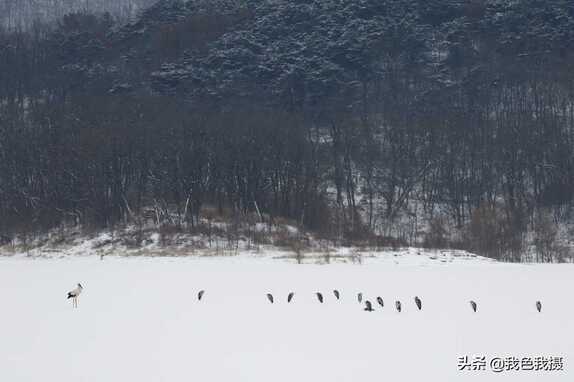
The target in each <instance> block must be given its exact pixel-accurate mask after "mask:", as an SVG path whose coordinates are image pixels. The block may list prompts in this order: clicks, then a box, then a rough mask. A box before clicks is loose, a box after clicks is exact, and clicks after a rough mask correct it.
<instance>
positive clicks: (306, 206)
mask: <svg viewBox="0 0 574 382" xmlns="http://www.w3.org/2000/svg"><path fill="white" fill-rule="evenodd" d="M3 3H7V2H6V0H5V1H4V2H3ZM86 3H87V2H86ZM126 4H127V3H126ZM89 9H95V8H89ZM98 9H99V8H98ZM101 9H105V7H102V8H101ZM573 67H574V2H572V1H569V0H516V1H508V0H245V1H232V0H229V1H227V0H219V1H209V0H190V1H182V0H162V1H159V2H158V3H156V4H155V5H153V6H151V7H150V8H148V9H146V10H145V11H142V12H141V13H140V14H139V16H138V17H137V19H136V20H134V21H132V22H130V23H127V24H126V23H122V22H120V21H117V19H116V18H114V17H112V16H111V15H110V14H104V13H93V14H90V13H88V12H80V13H78V12H75V13H71V14H68V15H66V16H63V17H61V18H59V19H57V21H55V22H54V23H51V24H46V23H37V24H35V25H34V26H33V28H29V29H18V30H14V29H4V31H2V32H0V217H1V218H0V234H2V235H3V236H4V237H6V238H9V237H12V235H15V234H18V233H21V232H29V231H38V230H46V229H49V228H53V227H57V226H59V225H61V224H64V223H66V224H80V225H84V226H92V227H93V226H106V227H112V226H114V225H115V224H117V223H120V222H126V221H130V220H131V219H134V217H135V216H137V215H138V214H140V213H141V211H142V210H143V209H145V208H146V207H149V206H152V205H153V206H161V208H162V209H163V210H165V211H170V212H173V213H178V214H179V215H180V216H183V217H184V219H185V220H186V221H187V222H188V224H189V226H188V228H185V229H193V227H194V226H196V225H197V223H198V222H199V221H200V219H199V217H200V216H201V211H202V208H203V207H206V206H210V207H216V208H218V209H219V210H220V211H227V212H228V213H231V214H233V216H238V217H240V216H245V215H246V214H249V213H255V214H257V216H259V218H261V219H264V218H265V217H270V218H271V219H272V218H276V217H282V218H288V219H292V221H294V222H296V223H297V224H299V225H300V226H301V227H304V228H306V229H309V230H312V231H314V232H316V233H318V234H320V235H324V236H325V237H330V238H337V239H338V240H344V241H343V242H354V241H367V242H371V241H375V242H381V240H382V241H384V240H388V239H389V236H392V237H394V238H395V239H398V240H400V241H401V242H403V243H405V244H410V245H420V244H424V245H427V246H431V247H447V246H451V247H457V248H464V249H469V250H472V251H476V252H479V253H481V254H485V255H488V256H492V257H496V258H502V259H506V260H511V261H519V260H520V259H522V258H523V256H524V254H525V253H526V252H528V250H529V248H534V251H535V253H536V256H537V259H538V260H542V261H556V260H562V259H565V258H567V257H569V256H571V255H572V254H571V252H572V250H571V248H569V247H568V241H569V240H572V238H573V236H574V232H573V231H572V230H570V231H569V229H568V227H569V222H570V221H573V219H574V215H573V212H574V211H573V210H572V206H573V198H574V145H573V144H574V71H573V70H572V69H573ZM559 239H560V240H559Z"/></svg>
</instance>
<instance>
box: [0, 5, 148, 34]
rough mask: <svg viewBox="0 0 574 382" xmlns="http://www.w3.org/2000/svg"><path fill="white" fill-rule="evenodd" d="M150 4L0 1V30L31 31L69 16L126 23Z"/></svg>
mask: <svg viewBox="0 0 574 382" xmlns="http://www.w3.org/2000/svg"><path fill="white" fill-rule="evenodd" d="M154 2H155V1H154V0H0V26H2V27H4V28H7V29H12V30H13V29H31V28H32V27H33V26H34V24H38V23H47V22H53V21H56V20H57V19H59V18H61V17H63V16H64V15H66V14H69V13H72V12H99V13H106V12H107V13H109V14H110V15H112V16H113V17H115V18H117V19H118V20H129V19H130V18H132V17H134V16H136V15H137V13H138V12H139V11H140V10H142V9H143V8H145V7H147V6H149V5H151V4H153V3H154Z"/></svg>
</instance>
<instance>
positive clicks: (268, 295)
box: [267, 293, 273, 304]
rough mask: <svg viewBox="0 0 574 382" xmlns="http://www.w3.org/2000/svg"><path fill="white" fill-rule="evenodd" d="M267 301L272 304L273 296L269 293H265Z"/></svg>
mask: <svg viewBox="0 0 574 382" xmlns="http://www.w3.org/2000/svg"><path fill="white" fill-rule="evenodd" d="M267 299H268V300H269V302H270V303H272V304H273V295H272V294H271V293H267Z"/></svg>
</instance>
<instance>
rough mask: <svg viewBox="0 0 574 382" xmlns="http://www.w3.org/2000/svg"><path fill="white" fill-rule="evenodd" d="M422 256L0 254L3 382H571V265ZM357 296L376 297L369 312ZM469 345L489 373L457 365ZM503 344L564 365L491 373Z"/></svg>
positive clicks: (504, 353) (505, 352)
mask: <svg viewBox="0 0 574 382" xmlns="http://www.w3.org/2000/svg"><path fill="white" fill-rule="evenodd" d="M430 257H431V256H430V255H428V254H423V255H419V256H417V255H416V254H415V253H410V254H403V255H401V256H390V255H382V256H381V257H376V258H366V259H365V260H364V261H363V262H362V264H358V263H351V262H349V263H332V264H329V265H324V264H323V265H321V264H302V265H299V264H295V263H294V262H293V261H292V260H286V259H277V258H273V256H265V255H263V256H255V255H240V256H235V257H184V258H144V257H133V258H128V257H114V256H106V257H105V258H104V260H100V258H99V257H97V256H87V257H78V256H76V257H64V258H51V259H45V258H36V259H30V258H25V257H0V301H1V310H0V312H1V313H0V381H6V382H19V381H31V382H47V381H57V382H82V381H94V382H95V381H98V382H99V381H102V382H103V381H106V382H114V381H121V382H125V381H134V382H147V381H150V382H151V381H153V382H156V381H200V382H208V381H246V382H259V381H260V382H279V381H289V382H292V381H309V382H317V381H329V382H335V381H376V382H380V381H415V382H419V381H440V382H444V381H466V380H468V381H520V382H523V381H542V382H545V381H572V380H574V379H573V378H574V369H573V368H572V367H571V365H570V361H571V360H574V315H573V313H574V301H573V299H572V291H573V289H574V288H573V287H574V266H572V265H509V264H499V263H494V262H489V261H485V260H482V259H480V258H470V259H469V258H460V259H459V258H458V257H453V258H450V259H448V260H446V261H439V259H431V258H430ZM421 259H424V260H421ZM77 282H81V283H82V284H83V285H84V288H85V289H84V293H83V294H82V295H81V297H80V301H79V308H78V309H73V308H72V305H71V303H70V301H67V300H66V299H65V298H66V292H67V291H68V290H70V289H72V288H74V287H75V285H76V283H77ZM335 288H336V289H338V290H339V291H340V292H341V300H340V301H337V300H336V299H335V297H334V295H333V293H332V290H333V289H335ZM201 289H204V290H205V295H204V297H203V300H202V301H198V300H197V297H196V295H197V292H198V291H199V290H201ZM290 291H294V292H295V297H294V299H293V301H292V303H291V304H287V302H286V296H287V294H288V293H289V292H290ZM317 291H321V292H323V294H324V296H325V303H324V304H320V303H319V302H318V301H317V299H316V296H315V292H317ZM268 292H270V293H273V295H274V296H275V304H273V305H272V304H270V303H269V302H268V301H267V298H266V293H268ZM358 292H363V294H364V295H365V297H366V298H368V299H370V300H374V299H375V298H376V296H381V297H382V298H383V299H384V302H385V306H384V308H382V309H381V308H380V306H379V305H378V304H376V303H375V304H374V306H375V309H376V311H374V312H372V313H369V312H365V311H363V310H362V306H361V305H359V303H358V302H357V297H356V296H357V293H358ZM415 295H418V296H420V297H421V298H422V301H423V310H422V311H420V312H419V311H418V310H416V307H415V305H414V302H413V297H414V296H415ZM397 299H399V300H401V301H402V302H403V307H404V309H403V311H402V313H398V312H397V311H396V310H395V309H394V301H395V300H397ZM471 299H473V300H475V301H476V302H477V303H478V312H477V313H473V312H472V310H471V308H470V305H469V302H468V301H469V300H471ZM537 300H541V301H542V303H543V308H542V312H541V313H538V312H537V311H536V309H535V302H536V301H537ZM463 356H468V357H469V361H472V360H473V359H474V357H475V356H485V357H487V358H486V359H487V365H486V370H483V371H468V370H465V371H459V370H458V368H459V357H463ZM511 356H514V357H517V358H522V357H533V358H534V357H542V356H544V357H550V356H552V357H563V362H564V365H563V367H564V370H563V371H503V372H500V373H495V372H493V371H492V370H491V368H490V364H489V361H490V359H491V358H494V357H511Z"/></svg>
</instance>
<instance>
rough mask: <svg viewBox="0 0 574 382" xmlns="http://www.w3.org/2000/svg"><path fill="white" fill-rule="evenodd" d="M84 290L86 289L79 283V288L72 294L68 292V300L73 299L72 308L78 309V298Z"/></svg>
mask: <svg viewBox="0 0 574 382" xmlns="http://www.w3.org/2000/svg"><path fill="white" fill-rule="evenodd" d="M83 289H84V287H83V286H82V284H80V283H78V286H77V287H76V289H74V290H73V291H71V292H68V298H67V299H70V298H71V299H72V306H73V307H74V308H77V307H78V297H79V296H80V294H81V293H82V290H83Z"/></svg>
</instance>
